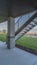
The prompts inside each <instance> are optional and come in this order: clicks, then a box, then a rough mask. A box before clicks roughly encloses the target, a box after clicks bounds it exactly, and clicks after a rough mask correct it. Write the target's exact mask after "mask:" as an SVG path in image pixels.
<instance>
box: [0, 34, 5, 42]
mask: <svg viewBox="0 0 37 65" xmlns="http://www.w3.org/2000/svg"><path fill="white" fill-rule="evenodd" d="M0 41H3V42H5V41H6V34H0Z"/></svg>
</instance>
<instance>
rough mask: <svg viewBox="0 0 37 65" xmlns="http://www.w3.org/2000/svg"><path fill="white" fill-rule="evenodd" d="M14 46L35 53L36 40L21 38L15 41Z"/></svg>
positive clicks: (36, 48)
mask: <svg viewBox="0 0 37 65" xmlns="http://www.w3.org/2000/svg"><path fill="white" fill-rule="evenodd" d="M16 44H18V45H21V46H25V47H27V48H31V49H34V50H36V51H37V38H35V37H34V38H32V37H27V36H23V37H21V38H20V39H19V40H17V41H16Z"/></svg>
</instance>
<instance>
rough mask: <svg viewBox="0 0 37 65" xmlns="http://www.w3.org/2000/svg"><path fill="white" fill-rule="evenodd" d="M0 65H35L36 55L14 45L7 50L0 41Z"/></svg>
mask: <svg viewBox="0 0 37 65" xmlns="http://www.w3.org/2000/svg"><path fill="white" fill-rule="evenodd" d="M0 65H37V56H36V55H33V54H31V53H29V52H26V51H23V50H21V49H18V48H16V47H15V48H13V49H10V50H8V49H6V44H5V42H4V43H3V42H1V41H0Z"/></svg>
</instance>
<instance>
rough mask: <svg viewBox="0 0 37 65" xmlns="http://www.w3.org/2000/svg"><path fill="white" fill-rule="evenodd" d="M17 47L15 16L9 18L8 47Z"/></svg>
mask: <svg viewBox="0 0 37 65" xmlns="http://www.w3.org/2000/svg"><path fill="white" fill-rule="evenodd" d="M14 47H15V21H14V18H12V17H9V19H8V34H7V48H8V49H10V48H14Z"/></svg>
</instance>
